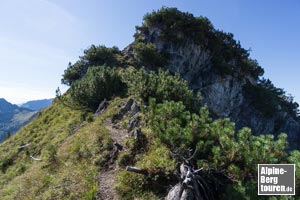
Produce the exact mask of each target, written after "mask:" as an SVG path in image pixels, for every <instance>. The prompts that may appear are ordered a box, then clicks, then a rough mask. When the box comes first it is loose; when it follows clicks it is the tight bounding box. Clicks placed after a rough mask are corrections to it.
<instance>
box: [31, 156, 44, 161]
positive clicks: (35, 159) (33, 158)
mask: <svg viewBox="0 0 300 200" xmlns="http://www.w3.org/2000/svg"><path fill="white" fill-rule="evenodd" d="M30 158H32V160H34V161H42V159H40V158H35V157H33V156H30Z"/></svg>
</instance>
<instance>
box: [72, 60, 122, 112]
mask: <svg viewBox="0 0 300 200" xmlns="http://www.w3.org/2000/svg"><path fill="white" fill-rule="evenodd" d="M124 89H125V85H124V84H123V83H122V80H121V77H120V76H119V74H118V72H117V70H116V69H115V68H110V67H105V66H100V67H89V68H88V70H87V72H86V75H85V76H84V77H83V78H81V79H80V80H77V81H75V82H74V83H73V84H72V85H71V87H70V90H69V94H70V96H71V99H72V101H73V103H74V104H75V105H76V104H78V105H79V106H82V107H84V108H88V109H91V110H92V111H95V110H96V109H97V107H98V106H99V103H100V102H101V101H102V100H104V99H105V98H106V99H109V98H111V97H112V96H113V95H120V94H122V93H123V92H124Z"/></svg>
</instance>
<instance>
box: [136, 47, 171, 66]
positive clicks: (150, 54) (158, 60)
mask: <svg viewBox="0 0 300 200" xmlns="http://www.w3.org/2000/svg"><path fill="white" fill-rule="evenodd" d="M133 50H134V53H135V54H136V58H137V60H138V61H139V63H140V65H142V66H145V67H147V68H150V69H158V68H162V67H163V66H165V65H166V64H167V63H168V56H167V55H166V54H164V53H162V52H158V50H157V49H156V47H155V45H154V44H151V43H148V44H145V43H143V42H135V43H134V44H133Z"/></svg>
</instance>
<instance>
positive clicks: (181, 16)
mask: <svg viewBox="0 0 300 200" xmlns="http://www.w3.org/2000/svg"><path fill="white" fill-rule="evenodd" d="M153 27H154V28H159V29H160V35H159V36H160V38H162V39H163V40H164V41H166V42H167V43H169V42H172V43H173V44H175V45H181V44H184V43H185V42H186V41H188V40H192V41H193V42H194V43H196V44H198V45H200V46H202V47H203V48H204V49H208V50H209V52H210V53H211V55H212V63H213V66H214V68H215V69H216V72H219V73H220V74H225V75H226V74H233V72H235V71H237V70H239V71H240V72H241V73H243V74H249V75H252V76H253V77H254V78H255V79H258V77H259V76H262V75H263V73H264V70H263V69H262V68H261V67H260V66H259V65H258V63H257V62H256V61H255V60H252V59H251V58H249V51H248V50H245V49H244V48H242V47H241V45H240V42H239V41H236V40H235V39H234V36H233V34H232V33H225V32H223V31H219V30H217V29H215V28H214V27H213V25H212V23H211V22H210V21H209V20H208V19H207V18H206V17H202V16H200V17H194V16H193V15H192V14H190V13H188V12H181V11H179V10H178V9H177V8H166V7H163V8H161V9H159V10H158V11H153V12H152V13H148V14H146V15H145V16H144V21H143V24H142V26H138V27H137V28H136V33H135V38H136V41H139V42H140V41H143V40H144V35H147V34H149V32H150V28H153ZM233 62H234V63H235V64H236V66H237V69H236V68H235V67H236V66H235V65H233V64H230V63H233Z"/></svg>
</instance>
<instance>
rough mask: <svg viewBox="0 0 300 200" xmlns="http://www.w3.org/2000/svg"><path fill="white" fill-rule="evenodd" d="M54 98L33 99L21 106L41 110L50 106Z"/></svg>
mask: <svg viewBox="0 0 300 200" xmlns="http://www.w3.org/2000/svg"><path fill="white" fill-rule="evenodd" d="M52 101H53V99H41V100H33V101H28V102H26V103H23V104H21V105H19V107H21V108H27V109H30V110H41V109H43V108H46V107H48V106H49V105H50V104H51V103H52Z"/></svg>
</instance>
